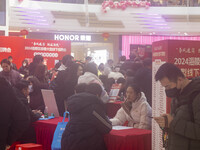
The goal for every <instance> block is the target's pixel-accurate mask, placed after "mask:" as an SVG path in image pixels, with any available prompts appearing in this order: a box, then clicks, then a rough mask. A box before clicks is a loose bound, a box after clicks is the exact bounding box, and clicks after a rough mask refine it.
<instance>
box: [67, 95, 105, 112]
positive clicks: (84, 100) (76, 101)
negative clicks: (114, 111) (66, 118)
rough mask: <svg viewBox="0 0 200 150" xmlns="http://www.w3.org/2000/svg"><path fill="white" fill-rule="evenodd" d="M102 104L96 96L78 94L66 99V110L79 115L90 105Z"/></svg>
mask: <svg viewBox="0 0 200 150" xmlns="http://www.w3.org/2000/svg"><path fill="white" fill-rule="evenodd" d="M94 104H98V105H99V104H100V105H101V104H102V105H103V102H102V101H101V100H100V99H99V98H98V97H97V96H96V95H93V94H90V93H79V94H75V95H73V96H71V97H69V98H68V100H67V110H68V111H69V112H70V113H71V114H73V113H79V112H81V111H82V110H83V109H85V108H87V107H88V106H90V105H94Z"/></svg>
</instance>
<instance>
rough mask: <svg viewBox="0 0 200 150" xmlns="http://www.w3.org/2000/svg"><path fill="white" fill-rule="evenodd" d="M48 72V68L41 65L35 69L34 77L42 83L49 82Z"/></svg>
mask: <svg viewBox="0 0 200 150" xmlns="http://www.w3.org/2000/svg"><path fill="white" fill-rule="evenodd" d="M46 70H47V67H46V66H45V65H43V64H39V65H37V67H36V68H35V72H34V76H36V77H37V78H38V80H39V81H41V82H47V78H46Z"/></svg>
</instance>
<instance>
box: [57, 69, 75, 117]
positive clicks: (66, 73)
mask: <svg viewBox="0 0 200 150" xmlns="http://www.w3.org/2000/svg"><path fill="white" fill-rule="evenodd" d="M77 82H78V77H77V76H75V75H72V73H71V72H70V68H67V69H66V70H63V71H59V72H58V75H57V77H56V79H55V89H54V93H55V98H56V103H57V106H58V111H59V114H60V116H63V113H64V112H65V101H67V99H68V98H69V97H70V96H72V95H73V94H74V93H75V92H74V89H75V86H76V85H77Z"/></svg>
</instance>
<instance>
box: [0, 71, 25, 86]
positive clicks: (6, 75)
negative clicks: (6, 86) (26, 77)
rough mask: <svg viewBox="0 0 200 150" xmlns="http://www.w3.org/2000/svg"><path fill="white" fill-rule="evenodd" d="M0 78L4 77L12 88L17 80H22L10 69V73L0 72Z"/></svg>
mask: <svg viewBox="0 0 200 150" xmlns="http://www.w3.org/2000/svg"><path fill="white" fill-rule="evenodd" d="M0 77H4V78H5V79H6V80H7V81H8V82H10V84H11V85H12V86H15V85H16V84H17V82H18V81H19V80H21V79H22V77H21V75H20V74H19V72H17V71H15V70H13V69H11V70H10V72H4V71H1V72H0Z"/></svg>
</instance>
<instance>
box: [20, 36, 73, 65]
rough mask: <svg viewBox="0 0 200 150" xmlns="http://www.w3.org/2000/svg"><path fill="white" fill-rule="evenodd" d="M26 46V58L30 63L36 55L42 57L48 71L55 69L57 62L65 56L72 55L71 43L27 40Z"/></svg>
mask: <svg viewBox="0 0 200 150" xmlns="http://www.w3.org/2000/svg"><path fill="white" fill-rule="evenodd" d="M24 46H25V47H24V49H25V57H26V59H27V60H28V61H29V63H30V62H32V59H33V57H34V56H35V55H42V56H43V57H44V64H45V65H47V67H48V69H50V68H54V65H55V63H56V62H58V61H59V60H61V59H62V57H63V56H64V55H66V54H70V53H71V42H70V41H54V40H36V39H26V40H25V45H24Z"/></svg>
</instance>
